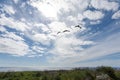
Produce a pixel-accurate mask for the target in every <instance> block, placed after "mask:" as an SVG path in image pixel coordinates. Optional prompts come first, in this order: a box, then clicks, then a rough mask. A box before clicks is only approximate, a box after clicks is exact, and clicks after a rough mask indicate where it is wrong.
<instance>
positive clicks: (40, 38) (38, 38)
mask: <svg viewBox="0 0 120 80" xmlns="http://www.w3.org/2000/svg"><path fill="white" fill-rule="evenodd" d="M32 39H33V40H34V41H37V42H40V43H41V44H44V45H49V44H50V39H49V37H48V36H47V35H46V34H40V33H38V34H35V35H33V38H32Z"/></svg>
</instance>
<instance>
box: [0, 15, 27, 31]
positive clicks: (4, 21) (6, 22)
mask: <svg viewBox="0 0 120 80" xmlns="http://www.w3.org/2000/svg"><path fill="white" fill-rule="evenodd" d="M0 24H1V25H3V26H7V27H10V28H12V29H16V30H18V31H25V30H26V29H28V28H29V27H28V26H27V25H26V24H25V23H23V22H20V21H17V20H14V19H13V18H10V17H9V18H7V17H5V16H4V15H2V18H0Z"/></svg>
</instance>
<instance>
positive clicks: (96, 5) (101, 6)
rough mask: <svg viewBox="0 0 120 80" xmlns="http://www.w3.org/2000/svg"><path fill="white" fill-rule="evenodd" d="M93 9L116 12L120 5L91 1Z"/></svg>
mask: <svg viewBox="0 0 120 80" xmlns="http://www.w3.org/2000/svg"><path fill="white" fill-rule="evenodd" d="M91 5H92V7H94V8H96V9H101V10H102V9H103V10H107V11H110V10H112V11H116V10H118V8H119V3H117V2H113V1H108V0H91Z"/></svg>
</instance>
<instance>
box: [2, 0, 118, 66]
mask: <svg viewBox="0 0 120 80" xmlns="http://www.w3.org/2000/svg"><path fill="white" fill-rule="evenodd" d="M76 25H80V27H81V28H79V27H75V26H76ZM65 30H68V31H66V32H64V31H65ZM96 66H112V67H120V0H0V67H96Z"/></svg>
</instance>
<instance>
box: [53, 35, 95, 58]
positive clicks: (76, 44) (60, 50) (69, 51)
mask: <svg viewBox="0 0 120 80" xmlns="http://www.w3.org/2000/svg"><path fill="white" fill-rule="evenodd" d="M73 36H74V35H71V36H69V37H68V36H62V37H58V38H57V39H56V41H55V44H54V49H53V50H52V51H51V52H52V53H53V54H55V55H58V56H63V57H73V56H75V55H78V54H79V52H81V51H82V50H84V48H82V46H83V45H92V44H94V43H93V42H92V41H85V40H81V39H77V38H76V37H73Z"/></svg>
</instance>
